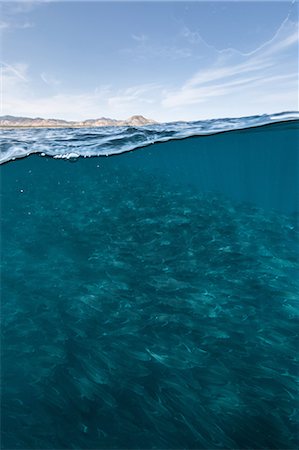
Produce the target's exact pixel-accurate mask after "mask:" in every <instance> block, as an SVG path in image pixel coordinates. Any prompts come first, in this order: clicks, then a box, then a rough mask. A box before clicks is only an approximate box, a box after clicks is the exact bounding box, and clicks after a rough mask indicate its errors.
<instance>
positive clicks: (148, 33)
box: [0, 0, 298, 121]
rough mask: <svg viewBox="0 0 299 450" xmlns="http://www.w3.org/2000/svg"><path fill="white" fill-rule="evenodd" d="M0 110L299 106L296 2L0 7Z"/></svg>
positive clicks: (184, 116)
mask: <svg viewBox="0 0 299 450" xmlns="http://www.w3.org/2000/svg"><path fill="white" fill-rule="evenodd" d="M1 9H2V11H1V12H2V13H1V17H2V19H1V21H0V29H1V34H2V51H1V72H2V89H1V93H2V114H12V115H22V116H31V117H36V116H40V117H55V118H65V119H74V120H80V119H86V118H96V117H102V116H105V117H112V118H126V117H129V116H131V115H133V114H142V115H144V116H146V117H151V118H154V119H156V120H159V121H172V120H197V119H206V118H214V117H236V116H244V115H252V114H263V113H273V112H279V111H285V110H298V2H294V1H293V2H290V1H281V2H279V1H272V2H269V1H266V2H259V1H251V2H245V1H238V2H236V1H235V2H225V1H218V2H213V1H209V2H203V1H193V2H177V1H174V2H173V1H166V2H154V1H147V2H136V1H135V2H124V1H120V2H114V1H111V0H110V1H109V2H102V1H94V2H86V1H84V2H83V1H82V2H78V1H77V2H69V1H64V2H53V1H41V2H32V1H30V2H29V1H23V2H14V1H10V2H1Z"/></svg>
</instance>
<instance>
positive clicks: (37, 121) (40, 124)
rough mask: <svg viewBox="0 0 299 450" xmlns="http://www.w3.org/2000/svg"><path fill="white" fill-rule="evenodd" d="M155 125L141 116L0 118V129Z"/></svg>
mask: <svg viewBox="0 0 299 450" xmlns="http://www.w3.org/2000/svg"><path fill="white" fill-rule="evenodd" d="M155 123H157V122H156V121H155V120H152V119H147V118H145V117H143V116H141V115H138V116H137V115H136V116H132V117H129V118H128V119H124V120H116V119H110V118H108V117H101V118H98V119H87V120H80V121H79V120H78V121H75V120H70V121H68V120H61V119H44V118H42V117H35V118H32V117H16V116H0V128H95V127H141V126H144V125H152V124H155Z"/></svg>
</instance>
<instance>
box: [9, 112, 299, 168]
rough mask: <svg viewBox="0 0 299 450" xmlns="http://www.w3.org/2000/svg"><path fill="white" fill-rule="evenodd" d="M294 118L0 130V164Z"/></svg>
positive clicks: (111, 151) (112, 150) (115, 149)
mask: <svg viewBox="0 0 299 450" xmlns="http://www.w3.org/2000/svg"><path fill="white" fill-rule="evenodd" d="M298 118H299V113H298V112H296V111H293V112H283V113H278V114H272V115H268V114H264V115H261V116H250V117H241V118H224V119H212V120H204V121H196V122H172V123H162V124H154V125H148V126H143V127H138V128H135V127H100V128H99V127H97V128H27V129H26V128H21V129H18V128H14V129H10V128H7V129H3V130H2V136H1V137H0V145H1V151H0V163H4V162H8V161H11V160H14V159H17V158H23V157H25V156H29V155H31V154H33V153H38V154H42V155H43V156H44V155H46V156H51V157H54V158H63V159H74V158H78V157H80V156H82V157H91V156H110V155H115V154H120V153H124V152H127V151H131V150H135V149H137V148H140V147H144V146H148V145H150V144H154V143H157V142H165V141H169V140H172V139H183V138H186V137H191V136H205V135H211V134H216V133H222V132H225V131H231V130H240V129H244V128H251V127H257V126H262V125H267V124H270V123H277V122H282V121H290V120H296V119H298Z"/></svg>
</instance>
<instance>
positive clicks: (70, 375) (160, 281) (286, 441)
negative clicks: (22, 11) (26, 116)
mask: <svg viewBox="0 0 299 450" xmlns="http://www.w3.org/2000/svg"><path fill="white" fill-rule="evenodd" d="M298 132H299V120H298V114H297V115H296V114H295V113H288V114H278V115H275V116H272V117H270V116H255V117H248V118H243V119H222V120H213V121H206V122H204V121H202V122H192V123H191V122H190V123H183V122H177V123H170V124H160V125H158V124H156V125H149V126H146V127H141V128H134V127H106V128H105V127H104V128H101V129H99V128H97V129H95V128H90V129H6V130H2V137H1V161H2V162H3V163H4V164H2V166H1V185H2V190H1V191H2V194H1V212H2V225H1V265H2V268H1V274H2V277H1V288H2V296H1V299H2V301H1V317H2V328H1V362H2V364H1V366H2V367H1V374H2V404H1V413H2V414H1V441H2V448H3V449H294V450H295V449H297V448H298V445H299V428H298V426H299V423H298V413H299V403H298V400H299V398H298V375H299V373H298V362H299V355H298V330H299V320H298V319H299V311H298V293H299V261H298V256H299V253H298V252H299V229H298V217H299V216H298V213H299V189H298V188H299V181H298V180H299V178H298V173H299V150H298V149H299V146H298V144H299V133H298ZM106 155H108V156H106Z"/></svg>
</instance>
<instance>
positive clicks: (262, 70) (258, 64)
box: [162, 21, 298, 109]
mask: <svg viewBox="0 0 299 450" xmlns="http://www.w3.org/2000/svg"><path fill="white" fill-rule="evenodd" d="M192 40H193V41H194V40H195V37H194V36H193V35H192ZM297 51H298V23H294V22H291V21H284V22H283V26H281V27H280V28H279V32H277V33H275V35H274V37H273V38H272V39H271V40H270V41H268V42H267V43H265V44H263V45H262V46H260V47H259V48H258V49H256V50H255V51H252V52H250V53H248V54H241V53H240V52H237V53H236V52H229V51H226V52H223V51H219V52H217V53H216V54H215V60H214V62H213V63H212V64H211V65H210V66H209V67H205V68H203V69H202V70H198V71H197V72H196V73H194V74H193V76H191V77H190V78H188V79H187V80H185V82H184V83H183V85H182V86H180V87H176V88H173V89H171V90H167V91H166V92H165V95H164V98H163V100H162V105H163V106H164V107H166V108H180V107H184V106H186V105H196V104H202V103H209V102H210V101H211V100H212V99H214V98H215V97H217V98H218V97H221V98H222V100H220V99H219V103H220V102H222V103H223V102H224V100H223V97H226V98H227V100H228V101H230V98H231V99H232V98H233V99H234V101H236V99H238V98H239V100H240V101H241V100H245V98H246V97H250V96H254V97H255V98H256V101H257V103H258V101H259V100H260V99H259V98H258V97H257V95H262V94H263V89H264V88H265V87H267V90H269V88H270V87H271V88H272V90H273V91H274V92H275V91H277V90H279V89H280V85H281V83H282V82H283V83H284V88H286V86H287V87H289V88H290V89H292V90H293V93H294V102H293V103H295V98H297V97H295V96H296V80H297V77H298V65H297V61H296V59H295V58H297V56H296V55H298V53H297ZM289 53H290V54H289ZM287 55H289V57H288V58H286V56H287ZM292 56H293V57H292ZM297 94H298V91H297ZM295 109H296V108H295Z"/></svg>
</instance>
